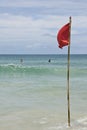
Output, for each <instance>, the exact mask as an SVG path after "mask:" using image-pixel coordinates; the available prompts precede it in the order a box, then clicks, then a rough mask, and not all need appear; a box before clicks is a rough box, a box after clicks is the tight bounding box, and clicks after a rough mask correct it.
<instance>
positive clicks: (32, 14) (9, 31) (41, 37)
mask: <svg viewBox="0 0 87 130" xmlns="http://www.w3.org/2000/svg"><path fill="white" fill-rule="evenodd" d="M70 16H71V17H72V23H71V50H70V52H71V54H87V0H0V54H67V46H66V47H64V48H63V49H59V48H58V43H57V33H58V31H59V29H60V28H61V27H62V26H63V25H65V24H66V23H68V22H69V17H70Z"/></svg>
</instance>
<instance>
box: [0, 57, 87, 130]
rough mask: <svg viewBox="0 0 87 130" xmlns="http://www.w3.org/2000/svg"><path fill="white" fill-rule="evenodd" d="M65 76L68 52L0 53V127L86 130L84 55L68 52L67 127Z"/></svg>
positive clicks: (86, 59)
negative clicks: (68, 109) (68, 110)
mask: <svg viewBox="0 0 87 130" xmlns="http://www.w3.org/2000/svg"><path fill="white" fill-rule="evenodd" d="M49 59H51V62H48V61H49ZM66 76H67V55H0V129H1V130H67V129H70V130H86V129H87V79H86V77H87V55H71V60H70V102H71V127H70V128H68V127H67V97H66V88H67V77H66Z"/></svg>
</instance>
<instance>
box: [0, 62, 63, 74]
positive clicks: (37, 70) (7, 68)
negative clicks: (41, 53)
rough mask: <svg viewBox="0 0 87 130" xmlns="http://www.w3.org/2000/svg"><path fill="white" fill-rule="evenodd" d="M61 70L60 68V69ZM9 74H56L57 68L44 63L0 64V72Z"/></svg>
mask: <svg viewBox="0 0 87 130" xmlns="http://www.w3.org/2000/svg"><path fill="white" fill-rule="evenodd" d="M60 71H62V69H61V70H60ZM1 73H3V74H6V73H8V74H10V73H16V74H18V73H19V74H21V73H23V74H24V73H25V74H34V75H35V74H36V75H38V74H39V75H41V74H58V68H55V67H50V66H44V65H40V66H39V65H37V66H28V65H17V64H3V65H0V74H1Z"/></svg>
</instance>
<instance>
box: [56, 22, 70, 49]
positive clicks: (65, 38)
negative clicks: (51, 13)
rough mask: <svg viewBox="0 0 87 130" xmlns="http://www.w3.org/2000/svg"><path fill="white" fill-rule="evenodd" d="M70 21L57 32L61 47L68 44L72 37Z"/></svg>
mask: <svg viewBox="0 0 87 130" xmlns="http://www.w3.org/2000/svg"><path fill="white" fill-rule="evenodd" d="M69 29H70V23H68V24H66V25H64V26H63V27H62V28H61V29H60V30H59V32H58V34H57V41H58V43H59V48H62V47H63V46H67V45H68V44H69V37H70V31H69Z"/></svg>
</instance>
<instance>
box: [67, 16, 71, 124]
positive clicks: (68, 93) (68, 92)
mask: <svg viewBox="0 0 87 130" xmlns="http://www.w3.org/2000/svg"><path fill="white" fill-rule="evenodd" d="M69 20H70V21H69V22H70V29H69V31H70V33H69V34H70V36H69V45H68V64H67V103H68V126H70V86H69V77H70V71H69V70H70V39H71V17H70V18H69Z"/></svg>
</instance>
